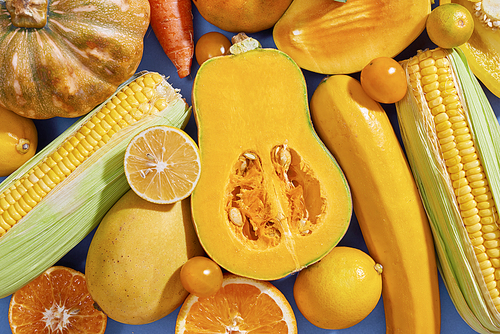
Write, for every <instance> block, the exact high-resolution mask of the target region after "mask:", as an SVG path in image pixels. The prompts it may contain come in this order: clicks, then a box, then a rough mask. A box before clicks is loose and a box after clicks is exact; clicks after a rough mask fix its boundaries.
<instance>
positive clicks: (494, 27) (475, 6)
mask: <svg viewBox="0 0 500 334" xmlns="http://www.w3.org/2000/svg"><path fill="white" fill-rule="evenodd" d="M449 2H453V3H458V4H461V5H462V6H464V7H466V8H467V9H468V10H469V11H470V12H471V14H472V17H473V18H474V32H473V33H472V36H471V38H470V39H469V40H468V41H467V43H465V44H463V45H461V46H460V49H461V50H462V51H463V53H464V54H465V57H466V58H467V62H468V63H469V67H470V68H471V70H472V72H473V73H474V75H475V76H476V77H477V78H478V79H479V80H480V81H481V82H482V83H483V84H484V85H485V86H486V88H488V89H489V90H490V91H491V92H492V93H493V94H495V95H496V96H498V97H500V6H499V4H498V1H493V0H486V1H477V0H476V1H474V0H441V1H440V4H445V3H449Z"/></svg>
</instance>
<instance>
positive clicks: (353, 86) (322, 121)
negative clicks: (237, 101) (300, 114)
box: [311, 75, 440, 334]
mask: <svg viewBox="0 0 500 334" xmlns="http://www.w3.org/2000/svg"><path fill="white" fill-rule="evenodd" d="M311 114H312V120H313V124H314V126H315V128H316V131H317V132H318V134H319V136H320V138H321V139H322V140H323V141H324V143H325V144H326V146H327V147H328V148H329V149H330V150H331V152H332V153H333V155H334V156H335V158H336V159H337V161H338V162H339V164H340V166H341V168H342V169H343V171H344V173H345V175H346V177H347V180H348V182H349V185H350V187H351V191H352V196H353V205H354V213H355V214H356V217H357V219H358V223H359V226H360V228H361V232H362V233H363V237H364V239H365V242H366V245H367V247H368V250H369V253H370V255H371V256H372V257H373V258H374V260H375V261H376V262H377V263H380V264H381V265H382V266H383V270H384V278H383V288H382V296H383V300H384V309H385V316H386V325H387V333H405V334H411V333H426V334H431V333H439V330H440V299H439V285H438V273H437V267H436V258H435V253H434V245H433V240H432V234H431V230H430V226H429V223H428V221H427V217H426V213H425V211H424V208H423V205H422V203H421V200H420V196H419V193H418V190H417V187H416V185H415V182H414V179H413V176H412V174H411V171H410V168H409V166H408V163H407V161H406V159H405V156H404V153H403V150H402V148H401V145H400V144H399V142H398V139H397V137H396V134H395V133H394V130H393V128H392V126H391V123H390V121H389V119H388V117H387V115H386V113H385V112H384V110H383V109H382V107H381V106H380V104H378V103H377V102H375V101H374V100H372V99H371V98H370V97H368V96H367V95H366V93H365V92H364V91H363V89H362V87H361V84H360V83H359V81H357V80H356V79H354V78H352V77H350V76H347V75H336V76H331V77H329V78H328V79H326V80H324V81H323V82H321V83H320V84H319V86H318V87H317V89H316V91H315V92H314V94H313V96H312V99H311Z"/></svg>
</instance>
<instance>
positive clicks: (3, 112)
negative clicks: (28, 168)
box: [0, 107, 38, 177]
mask: <svg viewBox="0 0 500 334" xmlns="http://www.w3.org/2000/svg"><path fill="white" fill-rule="evenodd" d="M0 119H1V120H2V122H0V176H2V177H3V176H7V175H9V174H10V173H12V172H13V171H15V170H16V169H17V168H19V167H20V166H21V165H22V164H24V163H25V162H26V161H28V160H29V159H30V158H31V157H33V156H34V155H35V152H36V148H37V145H38V132H37V130H36V126H35V123H34V122H33V120H31V119H29V118H26V117H23V116H20V115H18V114H16V113H14V112H13V111H10V110H7V109H5V108H3V107H0Z"/></svg>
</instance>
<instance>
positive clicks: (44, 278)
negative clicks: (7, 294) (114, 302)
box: [9, 266, 107, 334]
mask: <svg viewBox="0 0 500 334" xmlns="http://www.w3.org/2000/svg"><path fill="white" fill-rule="evenodd" d="M9 324H10V328H11V330H12V333H13V334H33V333H48V334H50V333H58V334H72V333H80V334H99V333H104V331H105V330H106V324H107V316H106V315H105V314H104V313H102V312H101V311H99V310H97V309H96V308H95V307H94V300H93V299H92V297H91V296H90V294H89V292H88V290H87V283H86V280H85V276H84V275H83V274H82V273H81V272H79V271H76V270H74V269H71V268H67V267H63V266H54V267H51V268H49V269H47V270H46V271H45V272H44V273H43V274H42V275H40V276H39V277H37V278H36V279H35V280H33V281H31V282H30V283H29V284H27V285H25V286H24V287H23V288H21V289H19V290H17V291H16V292H15V293H14V294H13V295H12V298H11V301H10V305H9Z"/></svg>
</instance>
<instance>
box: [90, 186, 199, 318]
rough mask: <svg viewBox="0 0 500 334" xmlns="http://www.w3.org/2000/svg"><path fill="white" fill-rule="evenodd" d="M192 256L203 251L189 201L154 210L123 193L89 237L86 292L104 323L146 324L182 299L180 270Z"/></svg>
mask: <svg viewBox="0 0 500 334" xmlns="http://www.w3.org/2000/svg"><path fill="white" fill-rule="evenodd" d="M196 255H204V251H203V248H202V247H201V245H200V243H199V241H198V239H197V236H196V232H195V231H194V228H193V225H192V221H191V209H190V199H189V198H187V199H185V200H182V201H180V202H177V203H174V204H154V203H150V202H148V201H146V200H143V199H142V198H140V197H139V196H137V195H136V194H135V193H134V192H133V191H132V190H129V191H128V192H127V193H125V195H123V196H122V197H121V198H120V199H119V200H118V201H117V202H116V203H115V204H114V205H113V207H112V208H111V209H110V210H109V211H108V212H107V213H106V215H105V216H104V218H103V219H102V221H101V222H100V224H99V226H98V228H97V229H96V231H95V234H94V236H93V237H92V241H91V244H90V247H89V250H88V254H87V261H86V266H85V276H86V278H87V285H88V290H89V292H90V295H91V296H92V298H93V299H94V301H95V302H96V303H97V305H98V306H99V308H100V309H102V310H103V312H104V313H106V314H107V315H108V317H109V318H111V319H113V320H115V321H118V322H121V323H125V324H132V325H142V324H146V323H150V322H153V321H156V320H158V319H161V318H163V317H164V316H166V315H168V314H170V313H171V312H172V311H174V310H175V309H176V308H177V307H179V306H180V305H181V304H182V302H183V301H184V299H185V298H186V297H187V296H188V292H187V291H186V290H185V289H184V287H183V286H182V283H181V280H180V270H181V267H182V265H183V264H184V263H185V262H186V261H187V260H188V259H190V258H191V257H193V256H196Z"/></svg>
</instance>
